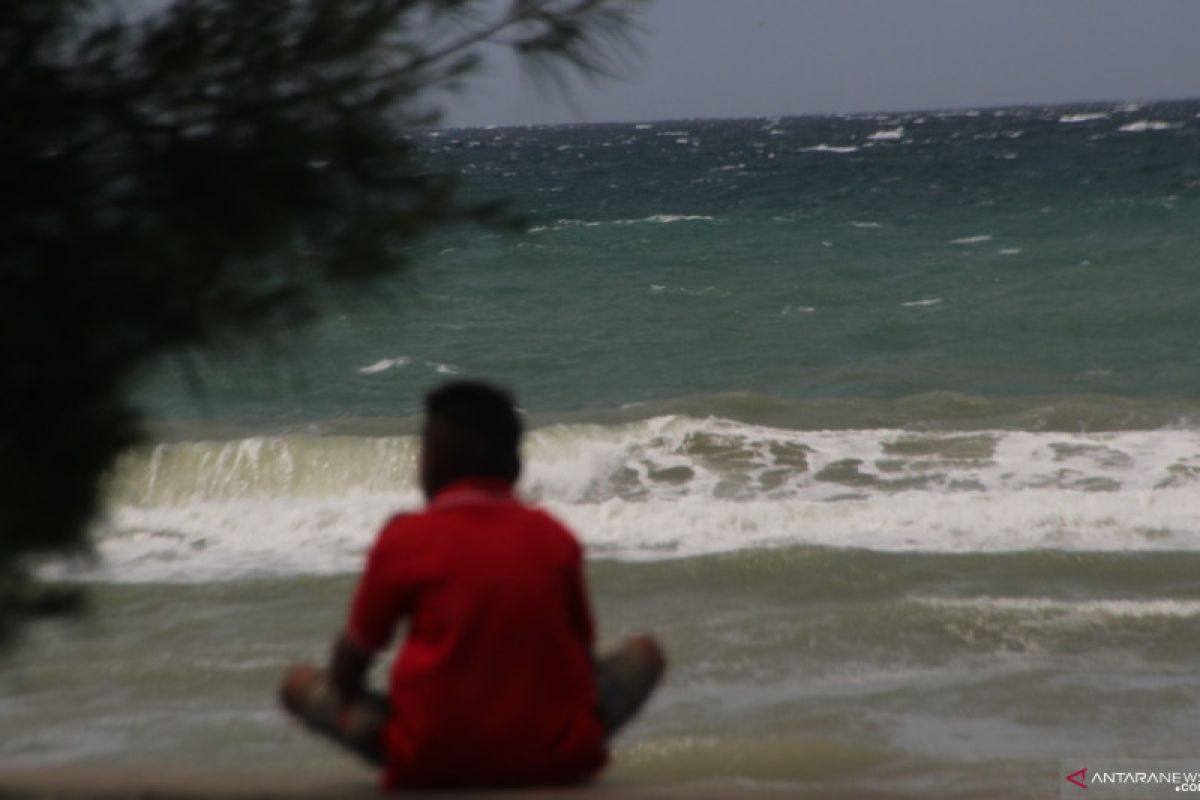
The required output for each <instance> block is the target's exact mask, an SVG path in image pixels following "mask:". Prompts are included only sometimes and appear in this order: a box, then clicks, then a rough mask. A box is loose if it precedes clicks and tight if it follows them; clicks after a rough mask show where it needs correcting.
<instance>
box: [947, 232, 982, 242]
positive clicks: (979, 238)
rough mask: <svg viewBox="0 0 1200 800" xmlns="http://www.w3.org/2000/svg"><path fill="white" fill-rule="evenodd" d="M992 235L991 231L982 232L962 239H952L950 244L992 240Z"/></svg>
mask: <svg viewBox="0 0 1200 800" xmlns="http://www.w3.org/2000/svg"><path fill="white" fill-rule="evenodd" d="M991 240H992V235H991V234H990V233H984V234H980V235H978V236H964V237H962V238H961V239H951V240H950V244H982V243H983V242H990V241H991Z"/></svg>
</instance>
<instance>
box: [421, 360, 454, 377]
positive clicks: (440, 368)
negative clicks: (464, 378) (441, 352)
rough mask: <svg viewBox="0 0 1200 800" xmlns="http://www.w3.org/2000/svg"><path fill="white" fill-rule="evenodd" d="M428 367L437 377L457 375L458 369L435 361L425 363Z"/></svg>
mask: <svg viewBox="0 0 1200 800" xmlns="http://www.w3.org/2000/svg"><path fill="white" fill-rule="evenodd" d="M425 363H426V364H427V365H428V366H431V367H433V371H434V372H436V373H437V374H439V375H457V374H458V367H456V366H454V365H453V364H439V363H437V362H436V361H426V362H425Z"/></svg>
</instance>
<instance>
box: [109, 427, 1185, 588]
mask: <svg viewBox="0 0 1200 800" xmlns="http://www.w3.org/2000/svg"><path fill="white" fill-rule="evenodd" d="M1198 452H1200V431H1197V430H1161V431H1124V432H1112V433H1098V434H1074V433H1034V432H1030V431H977V432H928V431H927V432H915V431H900V430H878V429H876V430H807V431H805V430H789V429H781V428H772V427H768V426H761V425H751V424H746V423H741V422H736V421H733V420H727V419H718V418H708V419H698V418H692V417H678V416H667V417H653V418H650V419H645V420H641V421H638V422H630V423H623V424H597V423H570V424H556V425H549V426H545V427H540V428H536V429H535V430H534V431H532V433H531V434H530V435H529V437H528V440H527V442H526V448H525V455H526V470H525V474H524V476H523V478H522V481H521V486H520V489H521V491H522V493H523V494H524V495H525V496H526V497H528V498H529V499H531V500H532V501H534V502H537V503H539V504H542V505H544V506H546V507H547V508H549V509H551V510H552V511H553V512H554V513H555V514H557V515H558V516H560V517H562V518H563V519H564V520H566V521H567V522H568V523H569V524H570V525H571V526H572V527H573V528H575V529H576V530H577V531H579V533H580V535H581V536H582V537H583V539H584V541H585V542H586V543H587V544H588V546H589V547H590V548H591V550H592V553H593V554H594V555H597V556H600V557H610V558H617V559H634V560H637V559H656V558H681V557H690V556H696V555H703V554H712V553H721V552H730V551H738V550H747V549H749V550H756V549H764V548H767V549H773V548H780V547H789V546H796V545H805V546H825V547H836V548H846V547H850V548H867V549H872V550H880V551H913V552H965V553H969V552H1005V551H1021V550H1033V549H1042V548H1053V549H1061V550H1073V551H1129V550H1139V551H1141V550H1144V551H1154V550H1200V536H1197V530H1196V519H1197V518H1198V516H1200V495H1198V494H1197V492H1196V489H1197V484H1200V456H1197V455H1196V454H1197V453H1198ZM416 453H417V440H416V437H415V436H411V435H409V436H365V437H364V436H311V435H290V436H279V437H252V438H249V439H241V440H233V441H225V442H194V441H193V442H174V443H163V444H159V445H157V446H154V447H149V448H143V449H141V450H137V451H134V452H131V453H129V454H127V455H126V456H125V457H124V458H123V459H122V460H121V462H120V463H119V464H118V467H117V470H116V473H115V475H114V476H113V478H112V481H111V484H110V486H109V490H108V494H107V496H108V503H107V507H108V512H107V514H106V516H105V518H104V520H103V521H102V522H101V523H100V524H99V525H98V526H97V529H96V533H97V537H96V538H97V542H98V549H99V553H100V554H101V556H102V557H103V563H104V565H105V566H104V567H103V574H105V575H107V576H110V577H111V579H114V580H194V579H196V580H198V579H212V578H214V577H219V576H225V577H231V576H243V575H257V574H296V573H309V572H313V573H326V572H343V571H353V570H354V569H356V568H357V567H358V565H359V563H360V560H361V556H362V552H363V550H364V548H365V547H366V546H367V544H368V543H369V541H370V539H371V537H372V535H373V533H374V531H375V530H376V528H377V527H378V525H379V523H380V522H381V521H382V520H383V519H385V518H386V516H387V515H388V514H389V513H392V512H394V511H396V510H398V509H403V508H413V507H416V506H418V505H419V503H420V495H419V492H418V490H417V487H416V467H415V465H416Z"/></svg>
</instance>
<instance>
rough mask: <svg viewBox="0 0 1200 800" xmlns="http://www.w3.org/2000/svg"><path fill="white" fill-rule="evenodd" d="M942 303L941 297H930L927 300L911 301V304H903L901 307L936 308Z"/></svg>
mask: <svg viewBox="0 0 1200 800" xmlns="http://www.w3.org/2000/svg"><path fill="white" fill-rule="evenodd" d="M941 302H942V298H940V297H930V298H927V299H925V300H910V301H909V302H907V303H901V304H900V305H902V306H904V307H905V308H924V307H926V306H936V305H938V304H939V303H941Z"/></svg>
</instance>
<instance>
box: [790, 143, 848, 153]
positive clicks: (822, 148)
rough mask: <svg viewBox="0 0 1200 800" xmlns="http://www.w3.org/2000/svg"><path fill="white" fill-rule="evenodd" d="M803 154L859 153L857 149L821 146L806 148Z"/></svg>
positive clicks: (802, 151)
mask: <svg viewBox="0 0 1200 800" xmlns="http://www.w3.org/2000/svg"><path fill="white" fill-rule="evenodd" d="M800 152H801V153H857V152H858V148H857V147H834V146H832V145H828V144H819V145H816V146H815V147H805V148H804V149H803V150H801V151H800Z"/></svg>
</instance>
